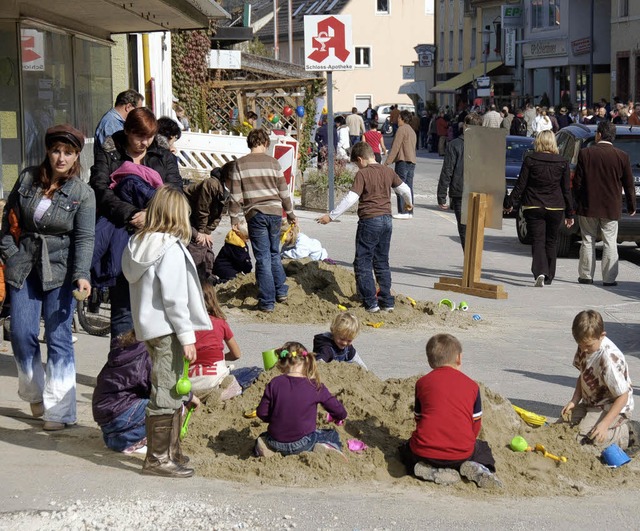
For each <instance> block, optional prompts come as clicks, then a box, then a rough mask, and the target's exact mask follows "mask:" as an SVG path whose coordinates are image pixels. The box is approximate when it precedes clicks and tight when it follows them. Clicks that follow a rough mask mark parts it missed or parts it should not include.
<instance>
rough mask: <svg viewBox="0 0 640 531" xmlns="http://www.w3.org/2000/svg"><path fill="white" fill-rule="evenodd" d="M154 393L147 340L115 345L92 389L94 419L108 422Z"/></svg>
mask: <svg viewBox="0 0 640 531" xmlns="http://www.w3.org/2000/svg"><path fill="white" fill-rule="evenodd" d="M150 394H151V358H149V354H148V353H147V348H146V347H145V344H144V343H134V344H133V345H130V346H128V347H117V348H112V349H111V351H110V352H109V358H108V359H107V363H106V365H105V366H104V367H103V368H102V370H101V371H100V374H98V381H97V383H96V388H95V390H94V391H93V400H92V404H93V419H94V420H95V421H96V422H97V423H98V425H99V426H104V425H105V424H108V423H109V422H111V421H112V420H113V419H115V418H116V417H117V416H118V415H120V413H122V412H124V411H126V410H127V409H129V408H130V407H131V406H133V405H134V404H135V402H136V401H138V400H140V399H141V398H149V395H150Z"/></svg>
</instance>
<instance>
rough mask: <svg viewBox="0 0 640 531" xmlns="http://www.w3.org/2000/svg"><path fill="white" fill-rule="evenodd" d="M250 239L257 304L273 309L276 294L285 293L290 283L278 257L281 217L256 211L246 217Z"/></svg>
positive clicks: (283, 294) (281, 295) (278, 295)
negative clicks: (249, 217) (256, 285)
mask: <svg viewBox="0 0 640 531" xmlns="http://www.w3.org/2000/svg"><path fill="white" fill-rule="evenodd" d="M247 224H248V226H249V239H250V240H251V249H253V257H254V258H255V260H256V282H257V284H258V306H259V307H260V308H262V309H273V307H274V306H275V303H276V297H286V296H287V293H288V291H289V287H288V286H287V285H286V284H285V282H286V280H287V276H286V275H285V272H284V268H283V267H282V259H281V258H280V227H281V226H282V218H281V217H280V216H270V215H267V214H263V213H262V212H258V213H257V214H256V215H255V216H253V217H252V218H251V219H250V220H249V221H248V223H247Z"/></svg>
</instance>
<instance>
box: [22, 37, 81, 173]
mask: <svg viewBox="0 0 640 531" xmlns="http://www.w3.org/2000/svg"><path fill="white" fill-rule="evenodd" d="M20 39H21V42H22V102H23V110H24V117H23V119H24V136H25V138H24V148H25V160H24V163H25V166H31V165H37V164H40V163H41V162H42V161H43V160H44V157H45V147H44V134H45V132H46V130H47V129H48V128H49V127H52V126H53V125H55V124H61V123H70V124H72V125H75V104H74V98H73V68H72V67H71V64H70V63H71V61H70V58H71V57H72V55H71V37H70V36H69V35H65V34H62V33H53V32H50V31H46V30H43V29H40V28H36V27H30V26H28V25H21V28H20ZM84 132H85V133H86V131H84Z"/></svg>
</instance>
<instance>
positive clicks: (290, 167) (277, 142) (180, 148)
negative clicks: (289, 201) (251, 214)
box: [175, 132, 298, 193]
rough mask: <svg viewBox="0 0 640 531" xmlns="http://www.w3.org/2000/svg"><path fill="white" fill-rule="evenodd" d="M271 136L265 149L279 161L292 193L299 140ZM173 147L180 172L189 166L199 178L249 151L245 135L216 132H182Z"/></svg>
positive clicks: (289, 137) (296, 167)
mask: <svg viewBox="0 0 640 531" xmlns="http://www.w3.org/2000/svg"><path fill="white" fill-rule="evenodd" d="M270 139H271V144H270V146H269V149H268V150H267V153H268V154H269V155H271V156H272V157H274V158H276V159H277V160H278V161H279V162H280V166H281V167H282V172H283V173H284V176H285V178H286V180H287V183H288V184H289V190H290V191H291V193H293V190H294V188H295V176H296V172H297V170H298V142H297V140H296V139H295V138H293V137H291V136H285V135H277V134H272V135H271V136H270ZM175 147H176V150H177V153H176V155H177V157H178V167H179V169H180V170H181V173H187V172H182V170H187V171H189V170H190V171H191V172H195V173H196V174H197V176H198V177H200V178H205V177H208V176H209V174H210V172H211V170H212V169H213V168H220V167H222V166H224V165H225V164H226V163H227V162H229V161H231V160H235V159H237V158H239V157H242V156H244V155H246V154H247V153H249V147H248V146H247V137H245V136H235V135H221V134H215V133H191V132H184V133H182V136H181V137H180V140H178V141H177V142H176V144H175ZM183 177H186V175H183Z"/></svg>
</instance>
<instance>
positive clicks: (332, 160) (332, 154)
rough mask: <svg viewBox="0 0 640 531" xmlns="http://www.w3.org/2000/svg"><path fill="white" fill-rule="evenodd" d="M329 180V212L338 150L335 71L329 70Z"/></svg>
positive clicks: (331, 207) (332, 196)
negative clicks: (335, 137) (335, 134)
mask: <svg viewBox="0 0 640 531" xmlns="http://www.w3.org/2000/svg"><path fill="white" fill-rule="evenodd" d="M327 113H328V118H329V119H328V120H327V129H328V130H327V140H328V144H329V145H328V146H327V160H328V164H327V179H328V181H329V191H328V193H329V211H331V210H333V203H334V196H335V193H334V183H335V160H336V150H335V143H334V141H333V132H334V131H333V71H332V70H327Z"/></svg>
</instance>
